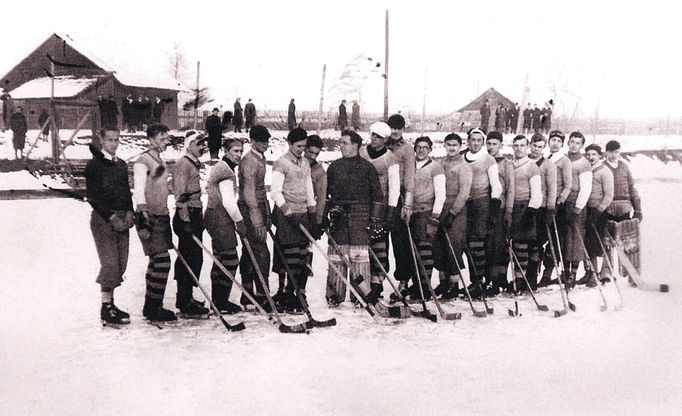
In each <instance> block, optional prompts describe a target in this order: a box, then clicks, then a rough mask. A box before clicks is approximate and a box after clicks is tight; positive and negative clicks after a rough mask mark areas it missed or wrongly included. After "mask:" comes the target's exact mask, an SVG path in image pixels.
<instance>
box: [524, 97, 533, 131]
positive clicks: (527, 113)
mask: <svg viewBox="0 0 682 416" xmlns="http://www.w3.org/2000/svg"><path fill="white" fill-rule="evenodd" d="M532 124H533V108H532V107H531V106H530V103H528V105H527V106H526V108H525V109H524V110H523V133H524V134H528V133H529V132H530V126H531V125H532Z"/></svg>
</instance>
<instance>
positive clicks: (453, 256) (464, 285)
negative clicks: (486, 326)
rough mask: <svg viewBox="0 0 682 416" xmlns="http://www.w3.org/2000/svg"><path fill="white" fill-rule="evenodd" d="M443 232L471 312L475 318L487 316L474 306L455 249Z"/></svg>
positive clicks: (444, 231)
mask: <svg viewBox="0 0 682 416" xmlns="http://www.w3.org/2000/svg"><path fill="white" fill-rule="evenodd" d="M443 234H444V235H445V241H447V243H448V248H449V249H450V254H451V255H452V258H453V260H454V261H455V266H456V267H457V275H458V276H459V280H460V282H462V286H463V287H464V293H466V296H467V300H468V301H469V306H471V312H473V314H474V316H475V317H477V318H485V317H487V316H488V314H487V313H486V312H485V311H479V310H476V308H474V302H473V301H472V299H471V294H470V293H469V288H468V287H467V285H466V283H464V277H462V267H461V266H460V265H459V260H457V256H455V249H454V248H453V247H452V242H451V241H450V236H449V235H448V233H447V232H446V230H445V229H444V230H443Z"/></svg>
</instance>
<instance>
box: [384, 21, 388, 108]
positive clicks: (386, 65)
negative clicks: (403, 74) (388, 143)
mask: <svg viewBox="0 0 682 416" xmlns="http://www.w3.org/2000/svg"><path fill="white" fill-rule="evenodd" d="M385 38H386V39H385V44H386V49H385V54H384V120H388V9H386V35H385Z"/></svg>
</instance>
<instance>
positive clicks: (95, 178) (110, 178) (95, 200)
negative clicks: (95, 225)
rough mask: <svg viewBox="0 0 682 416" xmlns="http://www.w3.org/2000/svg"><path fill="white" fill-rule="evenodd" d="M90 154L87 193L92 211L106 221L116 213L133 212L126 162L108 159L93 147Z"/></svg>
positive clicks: (86, 176) (86, 184)
mask: <svg viewBox="0 0 682 416" xmlns="http://www.w3.org/2000/svg"><path fill="white" fill-rule="evenodd" d="M90 152H91V153H92V159H91V160H90V161H89V162H88V164H87V165H86V166H85V191H86V194H87V197H88V203H89V204H90V205H91V206H92V209H93V210H95V212H96V213H98V214H99V215H100V216H101V217H102V218H104V219H105V220H108V219H109V217H111V215H112V214H113V213H114V211H119V210H125V211H132V210H133V200H132V198H131V197H130V185H129V184H128V166H127V165H126V162H125V161H123V160H121V159H117V160H113V159H109V158H106V157H105V156H104V153H102V152H101V151H100V150H98V149H96V148H94V147H93V146H90Z"/></svg>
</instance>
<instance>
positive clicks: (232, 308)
mask: <svg viewBox="0 0 682 416" xmlns="http://www.w3.org/2000/svg"><path fill="white" fill-rule="evenodd" d="M242 151H243V145H242V142H241V141H239V140H237V139H228V140H226V141H225V143H224V144H223V152H224V154H225V155H224V156H223V159H222V160H221V161H220V162H218V163H216V164H215V166H213V169H212V170H211V174H210V176H209V177H208V180H207V181H206V193H207V194H208V202H207V203H206V212H205V214H204V223H205V225H206V231H208V234H209V235H210V236H211V245H212V249H213V254H214V256H215V257H216V258H217V259H218V260H219V261H220V263H222V265H223V266H225V268H226V269H227V270H228V271H229V272H230V273H232V276H236V274H237V267H238V266H239V256H238V255H237V236H236V235H235V232H236V233H237V234H239V235H240V236H241V237H246V225H245V224H244V220H243V219H242V214H241V212H239V207H238V206H237V196H236V193H237V176H236V175H235V168H236V167H237V165H238V164H239V161H240V160H241V157H242ZM231 290H232V280H231V279H230V278H229V277H228V276H226V275H225V273H223V272H222V270H220V268H219V267H218V266H217V265H215V264H214V265H213V268H211V297H212V300H213V303H214V304H215V305H216V307H217V308H218V310H220V312H222V313H227V314H232V313H237V312H241V310H242V308H241V307H240V306H239V305H237V304H235V303H232V302H230V300H229V299H230V291H231Z"/></svg>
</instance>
